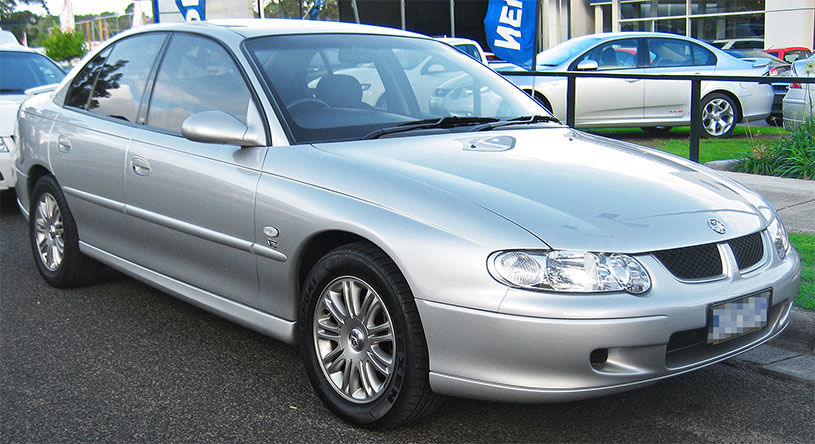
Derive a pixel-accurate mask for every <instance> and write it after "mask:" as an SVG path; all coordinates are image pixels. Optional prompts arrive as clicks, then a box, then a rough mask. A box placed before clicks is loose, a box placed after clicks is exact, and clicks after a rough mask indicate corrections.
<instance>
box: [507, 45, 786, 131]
mask: <svg viewBox="0 0 815 444" xmlns="http://www.w3.org/2000/svg"><path fill="white" fill-rule="evenodd" d="M537 69H538V71H592V72H594V71H598V72H609V73H620V74H628V73H630V74H673V75H677V74H707V75H713V74H717V75H719V74H720V75H730V76H762V75H767V73H768V68H767V66H766V64H764V65H762V66H758V67H756V66H754V65H753V64H752V63H749V62H745V61H742V60H738V59H736V58H735V57H733V56H731V55H729V54H726V53H725V52H723V51H721V50H719V49H717V48H714V47H713V46H710V45H708V44H706V43H703V42H700V41H698V40H694V39H691V38H687V37H682V36H678V35H675V34H666V33H657V32H616V33H606V34H592V35H586V36H582V37H577V38H574V39H571V40H568V41H566V42H563V43H561V44H560V45H557V46H555V47H553V48H550V49H547V50H546V51H543V52H541V53H539V54H538V56H537ZM499 72H500V71H499ZM508 79H509V80H510V81H512V82H513V83H515V84H516V85H517V86H518V87H520V88H521V89H523V90H524V91H526V92H527V93H529V94H534V97H535V98H536V99H537V100H538V101H539V102H540V103H541V104H542V105H543V106H544V107H546V108H547V109H549V110H551V111H552V112H553V113H554V114H555V116H557V117H558V118H559V119H561V120H564V121H565V120H566V84H567V82H566V78H564V77H540V76H539V77H532V76H508ZM533 91H534V92H533ZM773 95H774V94H773V88H772V87H771V86H770V85H765V84H758V83H752V82H724V81H706V82H702V126H703V128H704V131H703V134H702V135H703V136H707V137H726V136H728V135H729V134H730V133H731V132H732V131H733V129H734V128H735V126H736V124H738V123H739V122H741V121H744V120H746V121H751V120H762V119H764V118H766V117H767V116H768V115H769V114H770V110H771V108H772V104H773ZM690 102H691V100H690V82H689V81H687V80H639V79H618V78H610V79H597V78H584V79H578V81H577V88H576V104H575V110H576V114H575V125H576V126H578V127H637V126H639V127H643V129H646V131H652V132H661V131H665V130H667V129H670V128H671V127H673V126H687V125H689V124H690V121H691V116H690Z"/></svg>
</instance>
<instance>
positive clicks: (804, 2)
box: [764, 0, 815, 49]
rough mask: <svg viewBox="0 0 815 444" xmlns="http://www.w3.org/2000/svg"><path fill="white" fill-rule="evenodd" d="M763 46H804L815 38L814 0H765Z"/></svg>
mask: <svg viewBox="0 0 815 444" xmlns="http://www.w3.org/2000/svg"><path fill="white" fill-rule="evenodd" d="M765 10H766V11H767V14H766V15H765V17H764V47H765V48H767V49H769V48H783V47H786V46H805V47H807V48H810V49H812V46H813V39H814V38H815V0H767V2H766V6H765Z"/></svg>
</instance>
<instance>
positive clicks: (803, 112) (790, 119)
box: [781, 56, 815, 130]
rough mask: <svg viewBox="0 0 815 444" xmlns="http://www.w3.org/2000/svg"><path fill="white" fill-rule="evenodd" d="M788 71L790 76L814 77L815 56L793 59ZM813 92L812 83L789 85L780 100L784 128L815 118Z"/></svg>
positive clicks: (814, 85)
mask: <svg viewBox="0 0 815 444" xmlns="http://www.w3.org/2000/svg"><path fill="white" fill-rule="evenodd" d="M790 71H791V72H790V75H791V76H792V77H815V56H811V57H809V58H807V59H803V60H797V61H795V62H794V63H793V64H792V69H791V70H790ZM813 94H815V84H813V83H793V84H791V85H790V87H789V90H788V91H787V95H785V96H784V99H783V101H782V102H781V103H782V110H783V111H782V112H783V115H784V128H786V129H788V130H792V129H794V128H796V127H798V126H799V125H801V124H802V123H803V122H804V121H805V120H812V119H815V107H814V106H813V100H812V96H813Z"/></svg>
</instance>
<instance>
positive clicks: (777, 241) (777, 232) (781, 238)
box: [767, 216, 790, 259]
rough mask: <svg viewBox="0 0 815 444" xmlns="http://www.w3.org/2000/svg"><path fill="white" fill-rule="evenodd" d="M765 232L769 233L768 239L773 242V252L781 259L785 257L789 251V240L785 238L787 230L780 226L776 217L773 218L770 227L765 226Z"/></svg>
mask: <svg viewBox="0 0 815 444" xmlns="http://www.w3.org/2000/svg"><path fill="white" fill-rule="evenodd" d="M767 232H768V233H770V239H771V240H772V242H773V247H775V252H776V253H778V257H780V258H781V259H784V258H785V257H787V252H788V251H790V238H789V237H788V236H787V230H785V229H784V225H782V224H781V221H780V220H779V219H778V216H775V218H773V221H772V222H770V225H768V226H767Z"/></svg>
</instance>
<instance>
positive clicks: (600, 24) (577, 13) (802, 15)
mask: <svg viewBox="0 0 815 444" xmlns="http://www.w3.org/2000/svg"><path fill="white" fill-rule="evenodd" d="M152 1H153V4H154V8H156V10H157V11H158V10H160V9H161V8H162V7H163V6H162V5H164V4H166V5H167V6H166V8H168V10H176V9H175V5H176V4H177V2H175V1H174V0H152ZM277 1H278V2H280V3H282V2H284V1H295V0H277ZM327 1H328V2H334V3H336V4H337V7H338V10H339V20H341V21H346V22H360V23H368V24H375V25H383V26H389V27H393V28H402V29H408V30H411V31H416V32H420V33H423V34H427V35H434V36H437V35H447V36H453V37H467V38H471V39H474V40H476V41H478V42H480V43H481V44H482V45H486V43H487V41H486V36H485V34H484V26H483V23H482V21H483V19H484V16H485V15H486V12H487V5H488V3H489V1H488V0H327ZM185 3H195V4H200V5H202V6H203V5H206V6H205V8H206V18H207V19H215V18H222V17H239V16H240V17H247V16H251V15H252V12H251V6H249V5H251V3H250V2H247V1H246V0H197V1H190V2H185ZM260 3H263V4H265V3H268V0H267V1H263V0H261V1H260ZM538 6H539V12H538V19H539V22H538V23H539V29H540V33H539V39H540V47H541V48H549V47H552V46H554V45H556V44H558V43H560V42H563V41H566V40H568V39H570V38H572V37H577V36H581V35H585V34H591V33H595V32H609V31H663V32H671V33H675V34H681V35H686V36H689V37H694V38H697V39H700V40H705V41H708V42H718V43H719V44H726V45H727V46H729V47H732V48H735V49H738V48H745V47H762V48H764V49H769V48H778V47H789V46H805V47H807V48H812V47H813V40H815V0H538ZM176 11H177V10H176ZM176 13H177V12H176ZM171 17H172V16H169V17H167V18H171ZM177 19H180V20H183V18H182V17H180V16H179V17H178V18H177ZM486 47H488V46H485V48H486Z"/></svg>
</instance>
